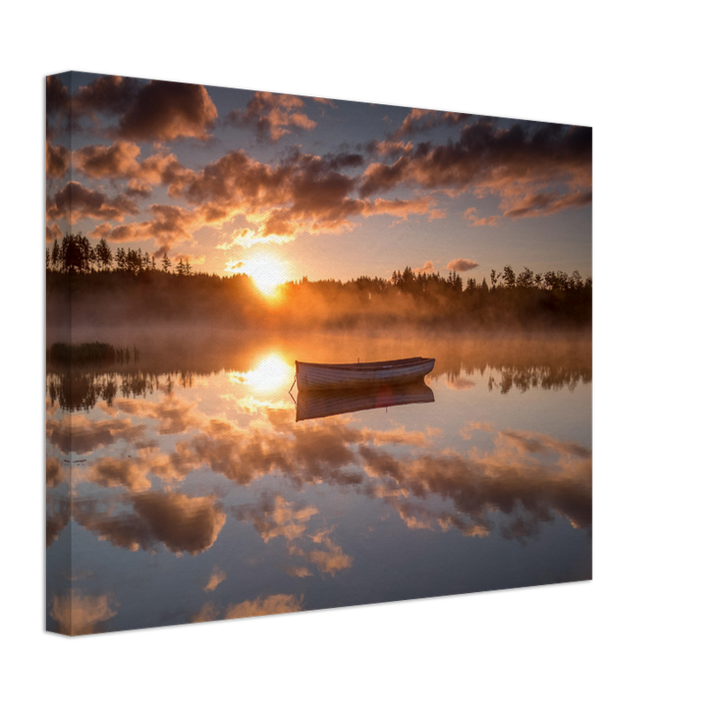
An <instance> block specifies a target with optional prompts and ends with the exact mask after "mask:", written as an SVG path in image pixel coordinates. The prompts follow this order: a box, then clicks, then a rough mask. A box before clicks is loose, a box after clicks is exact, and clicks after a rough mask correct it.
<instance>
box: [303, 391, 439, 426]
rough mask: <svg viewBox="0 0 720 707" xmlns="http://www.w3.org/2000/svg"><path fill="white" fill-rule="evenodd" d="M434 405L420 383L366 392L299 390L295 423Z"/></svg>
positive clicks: (432, 396)
mask: <svg viewBox="0 0 720 707" xmlns="http://www.w3.org/2000/svg"><path fill="white" fill-rule="evenodd" d="M434 402H435V395H434V394H433V391H432V388H430V387H429V386H428V385H426V384H425V383H423V382H422V381H419V382H416V383H408V384H405V385H383V386H377V387H373V388H365V389H357V388H346V389H340V390H300V391H298V396H297V400H296V405H297V411H296V415H295V421H296V422H300V421H302V420H314V419H316V418H319V417H330V416H331V415H342V414H343V413H348V412H358V411H359V410H372V409H373V408H388V407H394V406H396V405H413V404H415V403H434Z"/></svg>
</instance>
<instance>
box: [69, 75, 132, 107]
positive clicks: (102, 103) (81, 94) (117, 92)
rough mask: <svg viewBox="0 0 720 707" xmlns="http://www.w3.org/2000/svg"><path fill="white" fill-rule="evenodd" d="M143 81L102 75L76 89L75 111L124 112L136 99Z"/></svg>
mask: <svg viewBox="0 0 720 707" xmlns="http://www.w3.org/2000/svg"><path fill="white" fill-rule="evenodd" d="M141 83H142V82H141V81H140V80H138V79H133V78H128V77H126V76H100V77H99V78H97V79H95V80H94V81H92V82H90V83H89V84H87V85H86V86H80V87H79V88H78V89H77V91H75V93H74V94H73V96H72V105H73V112H76V111H77V112H78V113H80V114H83V113H124V112H125V111H126V110H128V109H129V108H130V106H131V105H132V102H133V101H134V100H135V99H136V97H137V94H138V91H139V90H140V86H141Z"/></svg>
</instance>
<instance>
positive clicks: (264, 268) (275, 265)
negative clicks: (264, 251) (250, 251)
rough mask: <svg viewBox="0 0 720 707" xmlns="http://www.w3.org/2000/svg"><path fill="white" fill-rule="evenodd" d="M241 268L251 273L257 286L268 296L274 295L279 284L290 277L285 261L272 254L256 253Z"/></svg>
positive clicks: (241, 270)
mask: <svg viewBox="0 0 720 707" xmlns="http://www.w3.org/2000/svg"><path fill="white" fill-rule="evenodd" d="M239 270H240V272H244V273H247V274H248V275H250V277H251V278H252V280H253V282H254V283H255V287H257V288H258V290H260V292H262V293H263V294H264V295H265V296H266V297H270V296H271V295H274V294H275V290H276V289H277V288H278V285H282V284H283V283H284V282H286V281H287V279H288V277H287V268H286V267H285V263H283V262H282V261H281V260H278V259H277V258H275V257H274V256H272V255H256V256H254V257H253V258H251V259H250V260H248V261H246V262H245V263H243V265H242V267H241V268H240V269H239Z"/></svg>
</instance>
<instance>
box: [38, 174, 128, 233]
mask: <svg viewBox="0 0 720 707" xmlns="http://www.w3.org/2000/svg"><path fill="white" fill-rule="evenodd" d="M46 212H47V218H48V219H50V220H52V221H54V220H57V219H60V218H65V219H67V220H68V221H70V222H71V223H76V222H77V221H79V220H80V219H83V218H91V219H96V220H100V219H101V220H104V221H107V220H110V221H122V220H123V219H124V218H125V216H128V215H135V214H137V213H138V208H137V205H136V204H135V202H134V201H133V200H132V199H129V198H128V197H127V196H125V195H124V194H119V195H118V196H116V197H114V198H112V199H110V198H109V197H108V196H106V195H105V194H104V193H103V192H101V191H95V190H93V189H88V188H87V187H84V186H83V185H82V184H80V183H79V182H74V181H73V182H68V183H67V184H65V185H64V186H63V188H62V189H60V190H59V191H58V192H56V193H55V194H54V195H53V196H52V197H51V198H50V199H48V203H47V209H46Z"/></svg>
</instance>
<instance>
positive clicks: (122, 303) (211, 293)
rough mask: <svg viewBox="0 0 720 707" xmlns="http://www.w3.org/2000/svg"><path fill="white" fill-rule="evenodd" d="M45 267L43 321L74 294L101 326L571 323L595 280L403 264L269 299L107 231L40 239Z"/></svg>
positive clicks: (243, 282)
mask: <svg viewBox="0 0 720 707" xmlns="http://www.w3.org/2000/svg"><path fill="white" fill-rule="evenodd" d="M46 271H47V316H48V323H49V324H50V323H51V322H52V321H55V322H57V323H58V324H62V322H63V320H65V319H66V318H68V317H69V304H70V302H72V319H73V323H76V322H77V323H81V324H88V325H101V326H108V325H109V326H112V325H128V324H145V323H152V322H156V321H157V320H162V321H172V322H174V323H182V322H190V323H199V322H202V323H210V324H223V325H228V326H245V327H253V328H265V327H284V328H294V327H308V326H310V327H314V326H317V327H324V328H333V329H335V328H337V329H350V328H354V327H363V326H365V327H373V328H377V327H382V328H388V327H397V326H403V325H408V326H420V327H424V326H429V327H433V328H441V327H449V328H453V329H468V328H469V329H475V328H491V329H496V328H504V327H510V328H522V329H538V328H546V327H555V328H557V327H560V328H573V329H577V328H588V327H589V326H590V325H591V322H592V280H591V279H589V278H587V279H583V278H582V277H581V276H580V274H579V273H578V272H577V271H575V272H573V273H572V274H570V275H568V274H567V273H565V272H562V271H548V272H545V273H534V272H532V271H531V270H530V269H529V268H527V267H526V268H523V269H522V270H521V271H519V272H517V273H516V272H515V270H514V269H513V268H512V267H511V266H510V265H506V266H505V267H504V268H503V269H502V270H498V271H496V270H491V272H490V283H489V284H488V283H487V281H486V279H485V278H483V280H482V282H480V283H478V282H477V280H476V279H475V278H472V277H469V278H467V280H466V281H463V278H462V277H461V276H460V275H459V274H458V273H456V272H450V273H449V274H448V275H447V276H443V275H441V274H440V273H437V272H432V273H422V272H415V271H413V270H412V269H411V268H410V267H405V268H404V269H402V270H396V271H394V272H393V273H392V276H391V277H390V278H389V279H385V278H381V277H372V278H371V277H359V278H356V279H353V280H349V281H347V282H341V281H339V280H320V281H315V282H310V281H309V280H308V279H307V278H303V279H302V280H300V281H297V282H288V283H286V284H284V285H281V286H280V287H279V288H278V296H277V297H273V298H266V297H264V296H263V295H262V294H261V293H260V292H259V291H258V290H257V289H256V288H255V286H254V285H253V283H252V279H251V278H250V277H249V276H247V275H245V274H236V275H229V276H226V277H220V276H218V275H210V274H208V273H200V272H194V271H193V270H192V267H191V265H190V263H189V262H188V261H186V260H185V261H183V260H180V261H178V262H177V263H176V264H175V265H174V266H173V265H172V263H171V261H170V259H169V258H168V256H167V254H165V255H163V257H162V258H161V259H160V262H159V263H157V262H156V259H155V258H154V257H153V256H151V255H150V254H149V253H143V252H142V250H140V249H138V250H134V249H132V248H130V249H127V250H125V249H124V248H118V249H117V250H116V252H115V253H113V251H112V250H111V249H110V247H109V245H108V244H107V242H106V241H105V240H104V239H102V240H100V241H99V243H98V244H97V245H96V246H95V247H93V246H92V245H91V244H90V242H89V241H88V239H87V238H86V237H84V236H82V235H81V234H76V235H74V234H67V235H66V236H65V237H64V238H63V239H62V241H60V242H58V241H57V240H56V241H55V242H54V244H53V246H52V248H46ZM68 296H69V298H68Z"/></svg>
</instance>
